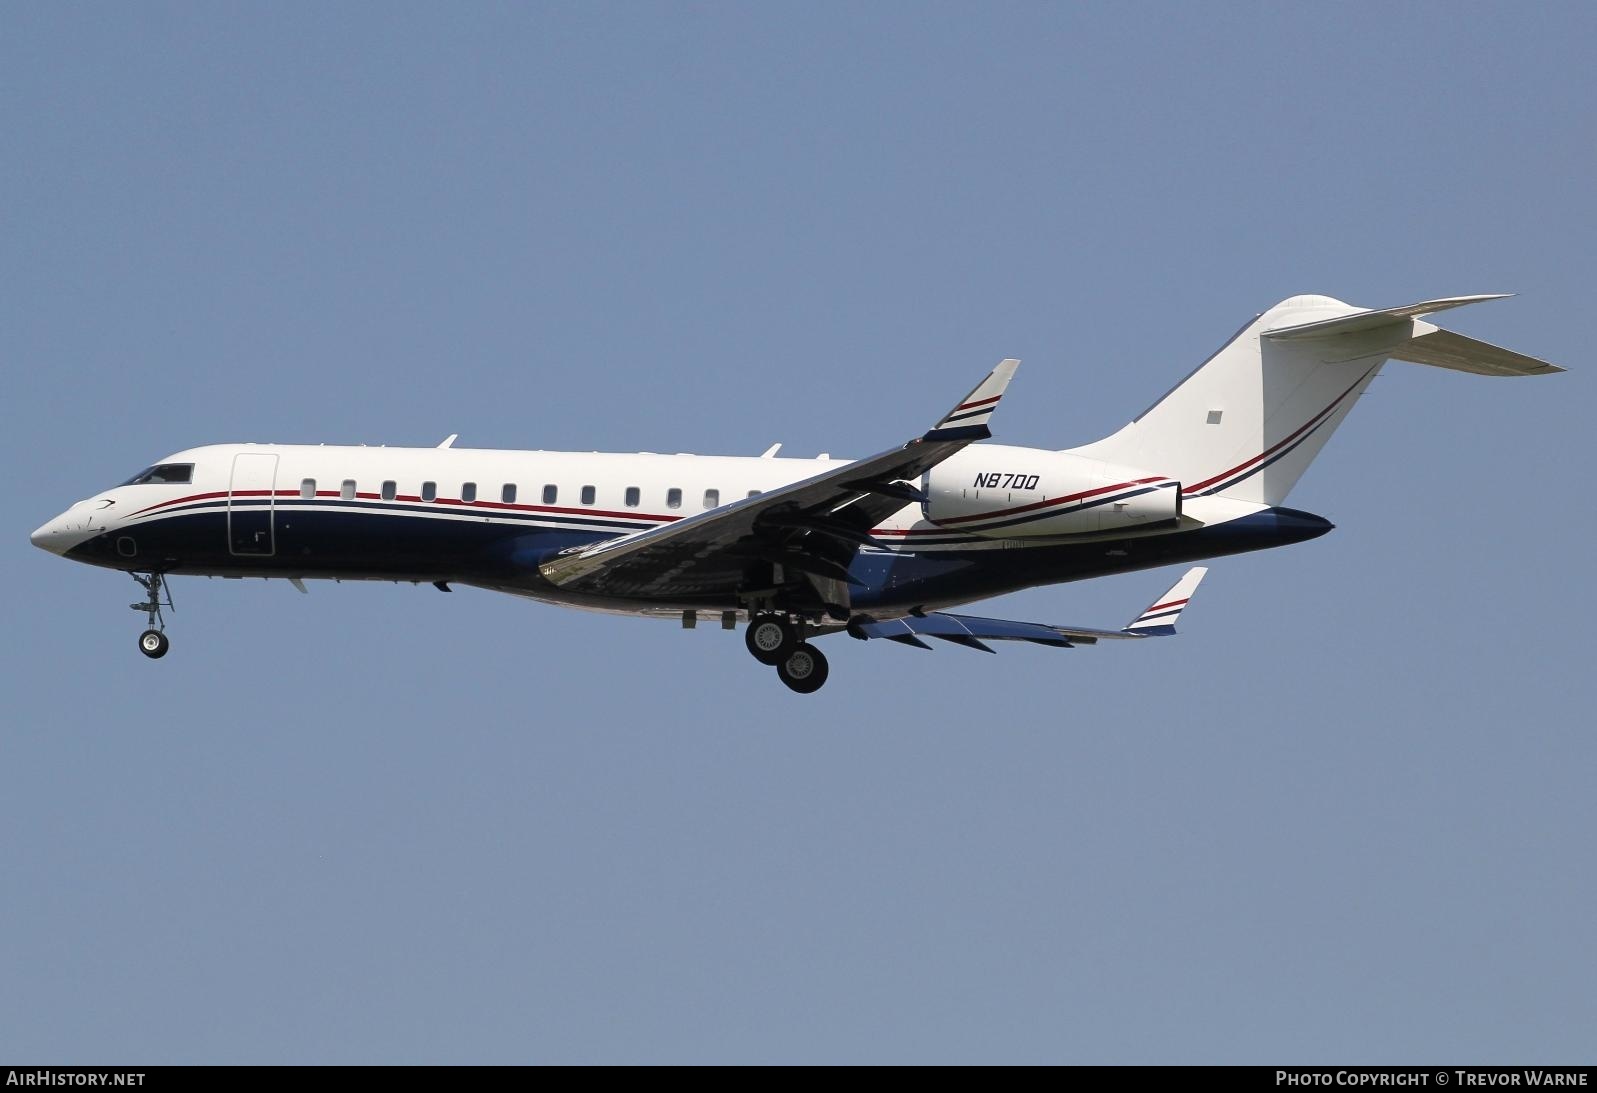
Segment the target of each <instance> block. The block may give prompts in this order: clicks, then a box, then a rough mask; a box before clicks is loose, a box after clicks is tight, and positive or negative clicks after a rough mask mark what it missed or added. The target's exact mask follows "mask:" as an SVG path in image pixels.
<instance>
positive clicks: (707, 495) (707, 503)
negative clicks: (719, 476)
mask: <svg viewBox="0 0 1597 1093" xmlns="http://www.w3.org/2000/svg"><path fill="white" fill-rule="evenodd" d="M720 503H721V491H720V490H705V491H704V507H705V508H707V509H713V508H715V506H717V505H719V504H720Z"/></svg>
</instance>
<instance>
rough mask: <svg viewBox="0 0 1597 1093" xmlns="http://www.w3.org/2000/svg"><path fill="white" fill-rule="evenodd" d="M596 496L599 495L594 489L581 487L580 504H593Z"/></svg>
mask: <svg viewBox="0 0 1597 1093" xmlns="http://www.w3.org/2000/svg"><path fill="white" fill-rule="evenodd" d="M598 495H599V491H598V490H596V489H594V488H593V487H592V486H583V487H582V503H583V504H584V505H591V504H593V499H594V498H595V497H597V496H598Z"/></svg>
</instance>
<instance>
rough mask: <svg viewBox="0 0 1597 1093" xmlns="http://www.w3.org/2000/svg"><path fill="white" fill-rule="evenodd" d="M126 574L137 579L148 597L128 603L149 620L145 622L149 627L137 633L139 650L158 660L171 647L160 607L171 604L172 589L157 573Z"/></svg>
mask: <svg viewBox="0 0 1597 1093" xmlns="http://www.w3.org/2000/svg"><path fill="white" fill-rule="evenodd" d="M128 576H130V577H132V578H133V579H134V580H135V581H138V582H139V584H140V586H142V587H143V589H144V591H145V592H146V593H147V594H148V595H149V599H147V600H145V601H144V602H143V603H130V604H128V606H129V607H131V608H132V609H133V610H135V611H143V612H144V614H145V616H146V617H147V618H148V620H149V621H148V623H147V625H148V627H149V629H147V630H145V631H144V633H142V634H140V635H139V652H141V653H143V654H144V655H145V656H147V657H149V658H150V659H151V660H159V659H160V658H162V657H164V656H166V651H167V650H168V649H170V648H171V647H172V643H171V641H169V640H168V639H167V636H166V634H165V633H164V631H165V630H166V619H164V618H162V617H161V608H162V607H171V606H172V589H171V588H170V587H169V586H168V585H167V583H166V581H165V580H164V579H163V578H162V577H161V575H160V574H159V573H151V574H150V575H149V576H148V577H141V576H139V575H138V574H137V573H130V574H128ZM163 594H164V597H165V598H164V599H163V598H162V597H163Z"/></svg>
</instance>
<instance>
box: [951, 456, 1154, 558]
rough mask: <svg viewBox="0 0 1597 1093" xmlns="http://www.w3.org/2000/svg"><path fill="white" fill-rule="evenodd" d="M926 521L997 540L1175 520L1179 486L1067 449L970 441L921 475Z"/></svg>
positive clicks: (1111, 529)
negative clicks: (1065, 450)
mask: <svg viewBox="0 0 1597 1093" xmlns="http://www.w3.org/2000/svg"><path fill="white" fill-rule="evenodd" d="M926 494H927V501H926V504H925V506H924V512H925V516H926V519H928V520H930V521H931V522H932V523H934V524H936V525H938V526H939V527H944V528H947V529H949V530H950V531H964V532H968V533H970V534H972V535H983V536H991V537H992V538H995V539H1017V538H1026V537H1030V536H1053V535H1090V534H1095V533H1100V532H1106V531H1117V530H1134V529H1140V528H1147V527H1155V526H1159V525H1162V524H1168V523H1173V522H1174V521H1176V520H1178V519H1180V517H1181V483H1179V482H1177V481H1175V480H1174V479H1171V478H1166V477H1165V476H1164V475H1162V474H1153V473H1150V472H1148V471H1145V470H1140V469H1138V468H1136V467H1122V466H1117V465H1116V464H1113V463H1105V462H1104V461H1103V460H1101V459H1089V458H1086V457H1085V456H1079V455H1072V454H1071V453H1069V452H1050V451H1045V450H1043V449H1041V448H1014V447H1008V446H1006V445H1002V444H973V445H971V446H970V447H968V448H966V449H965V450H964V451H962V452H959V453H958V454H956V455H954V456H952V457H951V458H949V459H945V460H944V461H943V462H941V463H939V464H938V465H937V466H935V467H933V468H932V469H931V470H930V471H929V472H927V475H926Z"/></svg>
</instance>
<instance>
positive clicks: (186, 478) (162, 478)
mask: <svg viewBox="0 0 1597 1093" xmlns="http://www.w3.org/2000/svg"><path fill="white" fill-rule="evenodd" d="M192 481H194V464H192V463H157V464H156V465H155V466H153V467H146V468H145V469H144V470H142V471H140V472H139V473H138V474H136V475H134V476H133V477H132V478H130V479H128V480H127V481H126V482H124V483H122V485H124V486H147V485H152V484H156V485H180V484H185V483H188V482H192Z"/></svg>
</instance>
